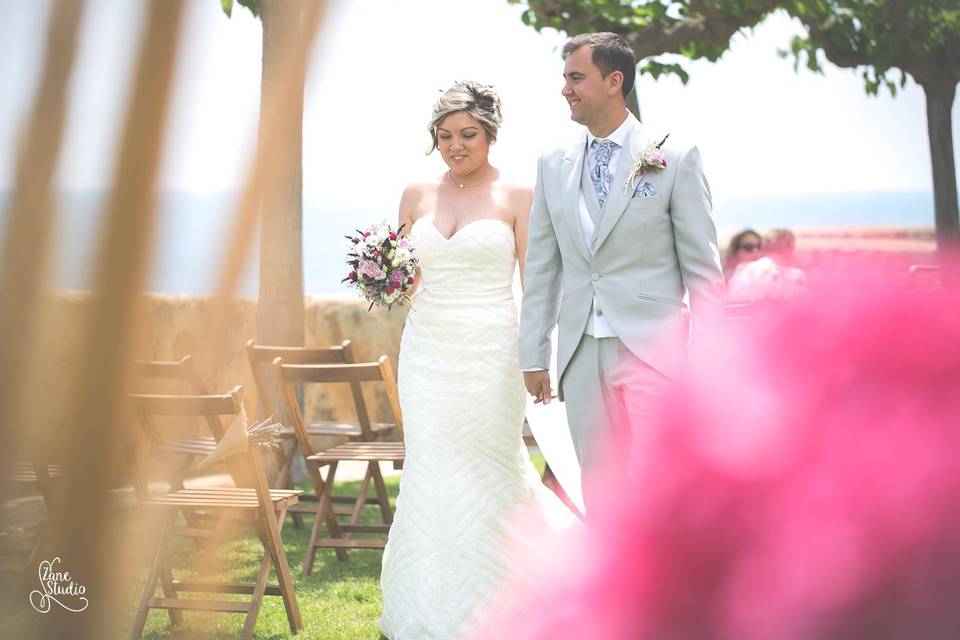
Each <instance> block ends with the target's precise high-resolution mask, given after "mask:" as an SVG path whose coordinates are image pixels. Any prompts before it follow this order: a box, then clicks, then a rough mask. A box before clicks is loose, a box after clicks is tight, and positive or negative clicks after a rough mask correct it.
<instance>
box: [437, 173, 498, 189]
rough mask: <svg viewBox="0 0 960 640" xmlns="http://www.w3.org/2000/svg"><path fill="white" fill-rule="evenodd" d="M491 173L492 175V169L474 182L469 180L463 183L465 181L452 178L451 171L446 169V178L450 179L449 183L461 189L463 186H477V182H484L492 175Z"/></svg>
mask: <svg viewBox="0 0 960 640" xmlns="http://www.w3.org/2000/svg"><path fill="white" fill-rule="evenodd" d="M492 175H493V171H491V172H489V173H488V174H487V175H485V176H483V177H482V178H480V179H479V180H477V181H476V182H471V183H470V184H465V183H463V182H457V181H456V180H454V179H453V173H451V172H450V170H449V169H447V179H448V180H450V183H451V184H453V185H454V186H457V187H460V188H461V189H463V188H464V187H475V186H477V185H478V184H480V183H482V182H486V181H487V179H488V178H490V176H492Z"/></svg>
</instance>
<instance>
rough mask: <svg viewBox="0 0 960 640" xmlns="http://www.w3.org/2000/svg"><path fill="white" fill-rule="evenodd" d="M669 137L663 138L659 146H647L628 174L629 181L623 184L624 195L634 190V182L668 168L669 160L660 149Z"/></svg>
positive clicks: (652, 144) (668, 135)
mask: <svg viewBox="0 0 960 640" xmlns="http://www.w3.org/2000/svg"><path fill="white" fill-rule="evenodd" d="M669 137H670V134H669V133H668V134H667V135H665V136H664V137H663V140H661V141H660V142H658V143H657V144H654V143H652V142H651V143H650V144H649V145H647V148H646V149H644V150H643V153H641V154H640V156H639V157H638V158H637V161H636V162H634V163H633V166H632V167H630V173H628V174H627V181H626V182H624V183H623V195H628V194H629V193H630V190H631V189H633V182H634V180H638V179H640V178H642V177H643V176H644V175H645V174H646V173H647V171H650V170H653V171H662V170H663V169H665V168H666V166H667V159H666V158H664V157H663V152H662V151H660V147H662V146H663V143H664V142H666V141H667V138H669Z"/></svg>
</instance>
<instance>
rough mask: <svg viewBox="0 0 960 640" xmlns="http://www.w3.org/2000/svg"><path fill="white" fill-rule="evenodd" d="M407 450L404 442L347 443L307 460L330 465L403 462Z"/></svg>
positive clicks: (316, 454)
mask: <svg viewBox="0 0 960 640" xmlns="http://www.w3.org/2000/svg"><path fill="white" fill-rule="evenodd" d="M405 455H406V449H405V448H404V446H403V443H402V442H347V443H346V444H341V445H338V446H336V447H332V448H330V449H327V450H325V451H321V452H320V453H315V454H313V455H312V456H307V460H311V461H314V462H322V463H330V462H339V461H341V460H351V461H361V462H377V461H384V462H393V463H397V462H403V459H404V457H405Z"/></svg>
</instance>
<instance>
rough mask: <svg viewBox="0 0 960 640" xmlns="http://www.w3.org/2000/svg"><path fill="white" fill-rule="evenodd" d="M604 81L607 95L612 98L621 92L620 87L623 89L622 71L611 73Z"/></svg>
mask: <svg viewBox="0 0 960 640" xmlns="http://www.w3.org/2000/svg"><path fill="white" fill-rule="evenodd" d="M604 79H605V80H606V81H607V95H611V96H613V95H616V94H618V93H620V92H621V87H623V72H622V71H617V70H614V71H611V72H610V73H608V74H607V77H606V78H604Z"/></svg>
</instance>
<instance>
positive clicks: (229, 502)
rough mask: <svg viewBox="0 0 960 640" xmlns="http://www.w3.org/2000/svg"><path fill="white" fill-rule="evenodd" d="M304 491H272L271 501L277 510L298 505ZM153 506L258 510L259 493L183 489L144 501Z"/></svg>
mask: <svg viewBox="0 0 960 640" xmlns="http://www.w3.org/2000/svg"><path fill="white" fill-rule="evenodd" d="M302 493H303V491H301V490H300V489H271V490H270V500H271V501H272V502H273V505H274V507H275V508H278V507H280V506H282V505H283V504H284V503H286V505H287V506H290V505H293V504H296V503H297V500H298V497H299V496H300V494H302ZM144 504H146V505H151V506H166V507H197V508H199V507H230V508H235V509H256V508H257V492H256V490H255V489H248V488H244V487H222V488H216V489H181V490H179V491H172V492H170V493H168V494H165V495H162V496H157V497H155V498H151V499H150V500H146V501H144Z"/></svg>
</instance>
